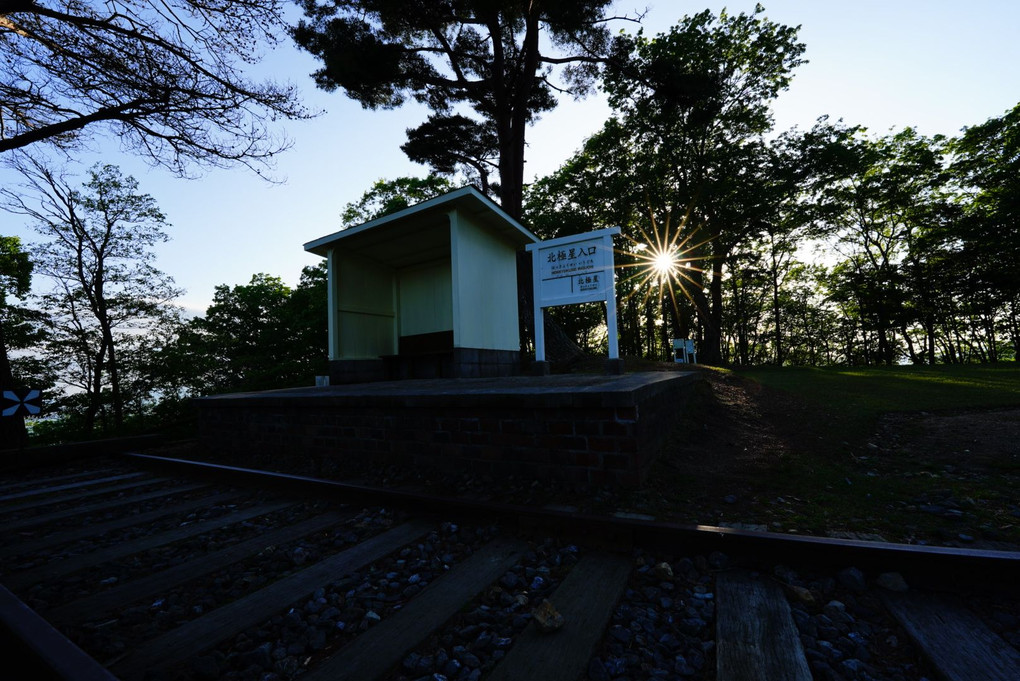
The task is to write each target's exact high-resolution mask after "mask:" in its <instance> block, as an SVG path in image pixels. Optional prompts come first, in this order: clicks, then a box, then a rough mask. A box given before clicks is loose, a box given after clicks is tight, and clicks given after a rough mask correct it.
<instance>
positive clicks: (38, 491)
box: [0, 473, 148, 503]
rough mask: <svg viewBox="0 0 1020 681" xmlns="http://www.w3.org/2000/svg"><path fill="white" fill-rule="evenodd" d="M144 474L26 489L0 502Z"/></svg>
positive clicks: (138, 474) (125, 474) (3, 497)
mask: <svg viewBox="0 0 1020 681" xmlns="http://www.w3.org/2000/svg"><path fill="white" fill-rule="evenodd" d="M143 475H148V473H122V474H121V475H110V476H107V477H105V478H93V479H92V480H85V481H83V482H69V483H67V484H66V485H57V486H56V487H42V488H37V489H30V490H25V491H24V492H14V493H12V494H5V495H4V496H2V497H0V503H6V502H8V501H16V500H18V499H27V498H29V497H39V496H42V495H44V494H53V493H54V492H64V491H66V490H69V489H81V488H83V487H93V486H95V485H105V484H106V483H110V482H120V481H121V480H132V479H134V478H139V477H141V476H143Z"/></svg>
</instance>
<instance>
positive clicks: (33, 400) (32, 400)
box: [0, 388, 42, 416]
mask: <svg viewBox="0 0 1020 681" xmlns="http://www.w3.org/2000/svg"><path fill="white" fill-rule="evenodd" d="M40 411H42V391H40V390H31V389H28V388H21V389H17V390H4V391H3V401H2V402H0V415H2V416H35V415H36V414H38V413H39V412H40Z"/></svg>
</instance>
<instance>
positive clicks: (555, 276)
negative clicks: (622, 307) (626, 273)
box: [526, 227, 620, 362]
mask: <svg viewBox="0 0 1020 681" xmlns="http://www.w3.org/2000/svg"><path fill="white" fill-rule="evenodd" d="M619 233H620V228H619V227H610V228H609V229H600V230H598V231H595V232H587V233H585V234H575V235H573V236H565V237H560V238H559V239H550V240H548V241H539V242H538V243H535V244H528V245H527V246H526V248H527V249H528V250H529V251H531V258H532V265H533V273H534V290H535V361H537V362H544V361H545V328H544V326H545V325H544V324H543V323H542V319H543V318H542V309H543V308H546V307H553V306H554V305H573V304H577V303H592V302H596V301H599V300H604V301H605V302H606V327H607V328H608V332H609V359H611V360H616V359H619V357H620V353H619V348H618V347H617V338H616V286H615V284H614V279H613V267H614V263H613V235H614V234H619Z"/></svg>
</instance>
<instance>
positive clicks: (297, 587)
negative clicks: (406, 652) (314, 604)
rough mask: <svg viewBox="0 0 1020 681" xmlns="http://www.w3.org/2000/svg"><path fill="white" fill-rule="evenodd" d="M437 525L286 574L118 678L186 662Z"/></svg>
mask: <svg viewBox="0 0 1020 681" xmlns="http://www.w3.org/2000/svg"><path fill="white" fill-rule="evenodd" d="M431 528H432V525H431V524H430V523H428V522H426V521H414V522H410V523H405V524H403V525H400V526H398V527H395V528H393V529H392V530H388V531H387V532H384V533H383V534H380V535H376V536H375V537H372V538H371V539H369V540H367V541H364V542H361V543H360V544H358V545H356V546H352V547H351V548H349V549H347V550H346V551H342V552H341V553H338V554H335V555H333V556H331V557H329V558H326V559H325V560H322V561H319V562H318V563H316V564H315V565H312V566H310V567H307V568H305V569H304V570H302V571H300V572H296V573H294V574H292V575H290V576H288V577H284V578H283V579H280V580H278V581H276V582H273V583H272V584H270V585H269V586H267V587H265V588H263V589H260V590H259V591H256V592H255V593H253V594H250V595H249V596H245V597H244V598H239V599H237V600H236V601H234V602H232V603H229V604H228V605H225V606H223V607H221V608H217V609H216V610H213V611H212V612H210V613H208V614H206V615H204V616H202V617H200V618H198V619H195V620H192V621H191V622H188V623H187V624H182V625H181V626H179V627H177V628H176V629H173V630H171V631H168V632H167V633H165V634H163V635H162V636H157V637H156V638H154V639H151V640H150V641H147V642H146V643H143V644H142V645H140V646H138V647H137V648H135V649H134V650H132V651H131V652H130V653H128V654H127V655H126V656H125V657H124V658H122V659H121V660H119V661H117V662H116V663H114V664H113V665H112V669H113V671H114V672H115V673H116V674H117V676H121V677H123V678H137V677H140V676H142V675H143V674H144V673H145V671H146V670H147V669H149V668H153V667H155V668H160V667H167V666H169V665H172V664H175V663H179V662H182V661H185V660H187V659H189V658H191V657H193V656H195V655H198V654H200V653H203V652H205V651H206V650H209V649H210V648H212V647H214V646H216V645H218V644H220V643H221V642H223V641H226V640H228V639H230V638H233V637H234V636H237V635H238V634H239V633H241V632H242V631H244V630H245V629H247V628H248V627H252V626H255V625H257V624H260V623H261V622H263V621H264V620H265V619H266V618H268V617H270V616H271V615H273V614H275V613H276V612H279V611H280V610H283V609H285V608H287V607H288V606H290V605H291V604H293V603H294V602H295V601H297V600H299V599H301V598H305V597H307V596H308V594H310V593H312V592H313V591H315V589H317V588H319V587H320V586H323V585H324V584H329V583H331V582H335V581H336V580H338V579H340V578H341V577H343V576H344V575H347V574H350V573H351V572H355V571H357V570H359V569H360V568H362V567H363V566H365V565H367V564H369V563H371V562H373V561H376V560H379V559H380V558H382V557H384V556H386V555H388V554H390V553H392V552H394V551H396V550H397V549H399V548H401V547H402V546H405V545H406V544H409V543H410V542H412V541H414V540H415V539H418V538H419V537H421V536H422V535H424V534H425V533H427V532H428V531H429V530H430V529H431Z"/></svg>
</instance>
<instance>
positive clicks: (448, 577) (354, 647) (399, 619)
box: [301, 539, 528, 681]
mask: <svg viewBox="0 0 1020 681" xmlns="http://www.w3.org/2000/svg"><path fill="white" fill-rule="evenodd" d="M527 550H528V545H527V544H526V543H525V542H522V541H519V540H510V539H506V540H496V541H493V542H491V543H489V544H488V545H486V546H485V547H483V548H482V549H481V550H479V551H477V552H475V553H474V554H473V555H472V556H470V557H469V558H468V559H467V560H465V561H464V562H463V563H461V564H460V565H458V566H456V567H454V568H453V569H452V570H450V571H449V572H448V573H446V574H445V575H443V576H442V577H441V578H439V579H437V580H436V581H434V582H432V583H431V584H429V586H428V588H426V589H425V590H424V591H422V592H421V593H420V594H418V595H417V596H416V597H415V598H414V599H413V600H411V602H410V603H408V604H407V605H406V606H405V607H404V608H402V609H400V610H398V611H397V612H395V613H394V614H393V615H391V616H390V617H387V618H386V619H385V620H383V621H382V622H380V623H379V624H377V625H376V626H374V627H372V628H371V629H369V630H368V631H366V632H365V633H363V634H362V635H361V636H359V637H358V638H357V640H355V641H354V642H352V643H350V644H349V645H347V646H345V647H344V648H343V649H341V650H340V651H338V652H337V653H336V654H335V655H333V656H332V657H330V658H329V659H327V660H324V661H323V662H322V664H321V665H320V666H318V667H316V668H315V669H314V670H313V671H312V672H311V673H309V674H307V675H305V676H302V677H301V678H302V679H303V680H304V681H346V680H348V679H349V680H350V681H371V680H372V679H377V678H379V677H380V676H382V675H383V674H385V673H386V672H387V671H389V670H390V669H391V668H392V667H393V666H394V665H396V664H398V663H399V662H400V660H402V659H403V658H404V656H405V655H406V654H407V653H408V652H410V651H411V650H412V649H413V648H414V647H415V646H417V645H419V644H420V643H422V642H423V641H424V640H425V639H427V638H428V637H429V635H430V634H432V633H433V632H434V631H435V630H436V629H438V628H439V627H441V626H442V625H443V623H444V622H446V621H447V620H449V619H450V618H451V617H453V616H454V615H456V614H457V612H458V611H460V609H461V608H462V607H463V606H464V605H465V604H466V603H467V602H468V601H470V600H471V599H472V598H474V597H475V596H476V595H477V594H478V593H479V592H480V591H481V590H482V589H484V588H485V587H487V586H489V584H491V583H493V582H495V581H496V580H497V579H499V578H500V576H502V575H503V574H504V573H505V572H506V571H507V570H509V569H510V568H511V567H513V566H514V564H515V563H517V562H518V561H519V560H520V559H521V556H523V555H524V553H525V552H526V551H527Z"/></svg>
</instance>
